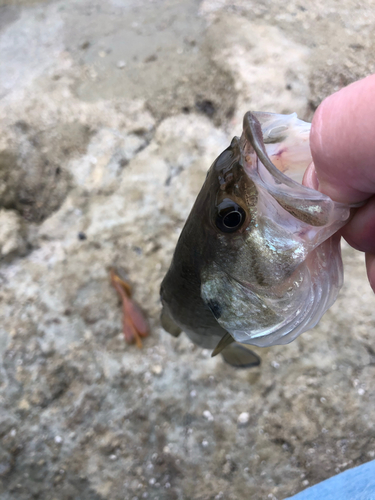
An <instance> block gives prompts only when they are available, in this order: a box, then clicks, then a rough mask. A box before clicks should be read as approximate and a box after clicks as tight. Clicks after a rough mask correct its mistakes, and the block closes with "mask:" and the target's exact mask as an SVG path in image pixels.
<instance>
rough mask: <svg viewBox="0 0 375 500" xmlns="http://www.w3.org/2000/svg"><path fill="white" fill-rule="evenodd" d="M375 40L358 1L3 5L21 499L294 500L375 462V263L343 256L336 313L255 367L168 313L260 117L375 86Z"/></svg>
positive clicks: (7, 354)
mask: <svg viewBox="0 0 375 500" xmlns="http://www.w3.org/2000/svg"><path fill="white" fill-rule="evenodd" d="M374 28H375V14H374V9H372V8H371V7H369V6H368V3H367V2H361V1H359V2H358V1H356V2H354V1H353V0H344V1H342V2H340V5H338V4H337V3H336V2H334V1H333V0H328V1H325V2H317V3H314V5H312V4H311V5H310V4H309V5H308V7H305V6H304V5H302V4H300V3H298V2H296V1H292V2H290V3H289V4H288V5H287V6H286V5H285V4H280V6H278V5H276V3H274V2H270V1H265V2H262V3H259V2H255V1H249V0H236V1H235V2H233V1H231V2H229V1H227V0H204V1H202V2H199V1H198V0H189V1H184V2H175V1H172V0H155V1H146V0H142V1H138V0H137V1H136V0H129V1H124V0H111V1H110V2H98V1H96V0H91V1H88V0H65V1H50V2H48V1H44V2H42V1H35V0H34V1H22V0H18V1H7V0H5V1H3V2H1V4H0V60H1V70H0V127H1V132H0V207H1V208H0V224H1V230H0V246H1V253H2V260H1V263H0V283H1V288H0V318H1V321H0V352H1V364H0V405H1V410H0V496H1V498H2V499H4V500H16V499H17V500H29V499H32V498H35V499H43V500H44V499H46V500H60V499H61V500H62V499H64V500H65V499H77V498H79V499H80V500H104V499H108V500H109V499H110V500H120V499H138V500H141V499H143V498H148V499H153V500H156V499H159V500H164V499H166V500H174V499H176V500H177V499H197V500H211V499H212V500H213V499H221V498H222V499H229V500H235V499H238V500H242V499H244V498H251V499H253V500H257V499H259V500H260V499H262V500H263V499H265V498H270V499H278V500H281V499H283V498H285V497H286V496H289V495H291V494H293V493H295V492H297V491H300V490H301V489H303V488H305V487H306V486H308V485H312V484H314V483H317V482H319V481H321V480H323V479H325V478H327V477H330V476H332V475H334V474H335V473H337V472H339V471H342V470H345V469H346V468H349V467H352V466H354V465H357V464H360V463H363V462H366V461H368V460H370V459H372V458H374V457H375V423H374V419H373V414H374V411H375V388H374V383H373V381H374V378H375V328H374V326H375V308H374V296H373V293H372V292H371V290H370V287H369V285H368V283H367V279H366V275H365V270H364V259H363V255H362V254H359V253H358V252H355V251H354V250H352V249H350V248H349V247H348V246H346V245H345V246H344V249H343V253H344V265H345V270H346V281H345V285H344V287H343V290H342V292H341V294H340V296H339V299H338V301H337V302H336V304H335V305H334V306H333V307H332V308H331V310H330V311H328V313H327V314H326V315H325V317H324V318H323V319H322V321H321V322H320V324H319V325H318V326H317V327H316V328H315V329H314V330H313V331H311V332H308V333H305V334H304V335H302V336H301V337H299V338H298V339H297V340H296V341H294V342H293V343H292V344H290V345H288V346H282V347H274V348H269V349H255V350H256V351H257V352H258V353H259V354H260V355H261V357H262V365H261V367H260V368H256V369H253V370H248V371H235V370H233V369H232V368H230V367H229V366H227V365H225V364H224V363H223V362H222V361H221V359H219V357H218V358H214V359H211V358H210V353H208V352H206V351H204V350H201V349H198V348H197V347H195V346H193V345H192V344H191V343H190V342H189V341H188V340H187V338H186V337H184V336H181V337H179V338H178V339H174V338H171V337H170V336H169V335H167V334H166V333H165V332H164V331H163V330H162V328H161V326H160V322H159V312H160V306H159V297H158V290H159V286H160V282H161V279H162V277H163V275H164V273H165V272H166V269H167V267H168V264H169V262H170V259H171V256H172V252H173V249H174V246H175V243H176V241H177V238H178V235H179V232H180V230H181V228H182V225H183V223H184V220H185V218H186V216H187V215H188V213H189V211H190V208H191V205H192V204H193V202H194V200H195V197H196V194H197V192H198V190H199V188H200V186H201V184H202V182H203V179H204V177H205V172H206V171H207V169H208V167H209V165H210V163H211V162H212V161H213V160H214V159H215V158H216V156H217V155H218V153H219V152H221V150H223V149H224V148H226V147H227V145H228V144H229V140H230V138H231V136H232V135H233V134H238V133H239V132H240V124H241V119H242V116H243V114H244V112H245V111H246V110H247V109H255V110H264V111H274V112H279V113H283V112H286V113H288V112H293V111H296V112H297V113H298V114H299V116H300V117H301V118H304V119H309V118H311V116H312V113H313V111H314V109H315V108H316V106H317V105H318V104H319V102H320V101H321V99H322V98H323V97H324V96H325V95H328V94H329V93H330V92H333V91H334V90H337V89H338V88H340V86H343V85H345V84H347V83H349V82H350V81H353V80H355V79H356V78H359V77H361V76H365V75H366V74H368V73H369V72H371V71H374V69H375V68H374V59H373V53H374V41H375V29H374ZM113 264H116V265H120V266H122V267H124V268H125V269H126V271H127V272H128V275H129V278H130V281H131V282H132V284H133V293H134V297H135V299H136V300H137V301H138V302H139V303H140V304H141V305H142V307H143V309H144V310H145V312H146V313H147V316H148V318H149V321H150V326H151V331H152V334H151V336H150V337H149V338H148V339H146V341H145V343H144V344H145V345H144V349H143V350H138V349H137V348H136V347H134V346H127V345H125V343H124V340H123V336H122V334H121V310H120V305H119V303H118V299H117V296H116V293H115V291H114V289H113V288H112V287H111V285H110V283H109V277H108V268H109V266H111V265H113Z"/></svg>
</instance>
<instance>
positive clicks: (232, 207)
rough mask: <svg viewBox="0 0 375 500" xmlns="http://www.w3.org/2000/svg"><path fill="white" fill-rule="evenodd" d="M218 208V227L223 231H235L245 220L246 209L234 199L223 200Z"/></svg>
mask: <svg viewBox="0 0 375 500" xmlns="http://www.w3.org/2000/svg"><path fill="white" fill-rule="evenodd" d="M217 210H218V212H217V217H216V227H217V228H218V229H220V231H223V233H233V232H234V231H237V229H239V228H240V227H241V226H242V224H243V223H244V222H245V219H246V214H245V211H244V210H243V208H242V207H240V205H238V204H237V203H234V201H232V200H228V199H225V200H223V201H222V202H221V203H220V205H219V206H218V207H217Z"/></svg>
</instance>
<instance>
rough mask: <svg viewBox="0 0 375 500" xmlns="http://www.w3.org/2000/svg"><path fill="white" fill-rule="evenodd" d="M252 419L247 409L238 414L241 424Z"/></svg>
mask: <svg viewBox="0 0 375 500" xmlns="http://www.w3.org/2000/svg"><path fill="white" fill-rule="evenodd" d="M249 419H250V414H249V413H248V412H247V411H243V412H242V413H240V414H239V415H238V419H237V422H238V423H239V424H247V423H248V421H249Z"/></svg>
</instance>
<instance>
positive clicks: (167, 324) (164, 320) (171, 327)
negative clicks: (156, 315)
mask: <svg viewBox="0 0 375 500" xmlns="http://www.w3.org/2000/svg"><path fill="white" fill-rule="evenodd" d="M160 323H161V326H162V327H163V328H164V330H165V331H166V332H168V333H170V334H171V335H172V336H173V337H178V336H179V335H180V333H181V332H182V330H181V328H180V327H179V326H177V325H176V323H175V322H174V321H173V319H172V318H171V317H170V316H169V314H168V313H167V312H166V310H165V309H164V307H163V309H162V311H161V315H160Z"/></svg>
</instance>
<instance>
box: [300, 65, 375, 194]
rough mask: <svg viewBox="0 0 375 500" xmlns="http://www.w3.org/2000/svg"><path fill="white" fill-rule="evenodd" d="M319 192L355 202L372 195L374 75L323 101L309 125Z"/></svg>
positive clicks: (374, 177)
mask: <svg viewBox="0 0 375 500" xmlns="http://www.w3.org/2000/svg"><path fill="white" fill-rule="evenodd" d="M310 147H311V153H312V157H313V160H314V165H315V169H316V173H317V176H318V179H319V191H321V192H322V193H325V194H327V195H329V196H330V197H331V198H332V199H334V200H335V201H341V202H344V203H357V202H360V201H363V200H366V199H367V198H369V196H370V195H371V194H373V193H375V75H371V76H369V77H367V78H365V79H363V80H360V81H358V82H355V83H353V84H351V85H349V86H348V87H345V88H343V89H341V90H340V91H339V92H336V93H335V94H333V95H331V96H330V97H328V98H327V99H325V100H324V101H323V102H322V103H321V105H320V106H319V108H318V109H317V111H316V113H315V115H314V118H313V121H312V126H311V134H310Z"/></svg>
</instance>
